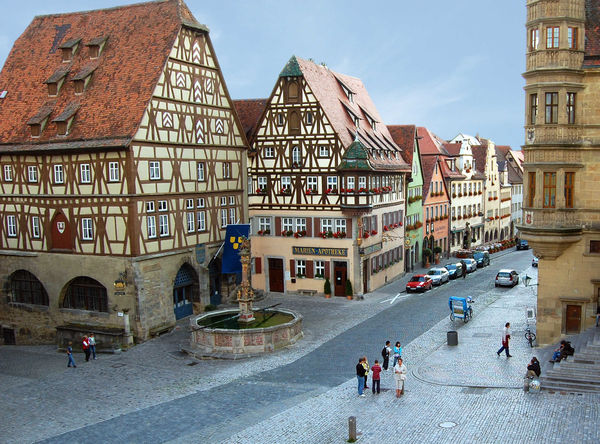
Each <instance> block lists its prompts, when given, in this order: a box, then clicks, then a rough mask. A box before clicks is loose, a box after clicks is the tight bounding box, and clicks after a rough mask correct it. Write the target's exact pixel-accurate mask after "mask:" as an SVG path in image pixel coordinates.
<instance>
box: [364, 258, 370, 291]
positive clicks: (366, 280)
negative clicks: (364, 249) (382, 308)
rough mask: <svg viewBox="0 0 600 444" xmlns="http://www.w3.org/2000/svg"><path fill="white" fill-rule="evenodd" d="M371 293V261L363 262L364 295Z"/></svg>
mask: <svg viewBox="0 0 600 444" xmlns="http://www.w3.org/2000/svg"><path fill="white" fill-rule="evenodd" d="M368 292H369V260H368V259H365V260H364V261H363V294H367V293H368Z"/></svg>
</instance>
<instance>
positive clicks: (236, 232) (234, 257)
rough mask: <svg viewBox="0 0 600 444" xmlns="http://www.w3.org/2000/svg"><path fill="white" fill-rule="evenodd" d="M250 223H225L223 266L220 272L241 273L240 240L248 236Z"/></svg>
mask: <svg viewBox="0 0 600 444" xmlns="http://www.w3.org/2000/svg"><path fill="white" fill-rule="evenodd" d="M249 233H250V225H248V224H235V225H227V231H226V232H225V243H224V245H223V266H222V267H221V273H241V272H242V263H241V262H240V247H241V244H242V241H243V240H244V239H245V238H248V235H249Z"/></svg>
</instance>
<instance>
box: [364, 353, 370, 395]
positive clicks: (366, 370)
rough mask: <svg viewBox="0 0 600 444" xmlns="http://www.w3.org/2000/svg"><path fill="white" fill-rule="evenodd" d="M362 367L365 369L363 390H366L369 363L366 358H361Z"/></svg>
mask: <svg viewBox="0 0 600 444" xmlns="http://www.w3.org/2000/svg"><path fill="white" fill-rule="evenodd" d="M363 367H364V368H365V388H366V389H368V388H369V386H368V385H367V378H368V377H369V361H368V360H367V357H366V356H363Z"/></svg>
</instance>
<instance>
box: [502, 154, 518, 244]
mask: <svg viewBox="0 0 600 444" xmlns="http://www.w3.org/2000/svg"><path fill="white" fill-rule="evenodd" d="M496 156H497V160H498V172H499V174H500V182H501V183H502V184H507V185H503V186H504V187H505V188H506V187H510V210H509V209H507V208H506V207H507V204H506V202H507V200H508V199H507V196H506V194H507V193H506V191H505V190H504V191H505V193H504V197H503V198H502V200H501V203H500V205H501V206H502V207H501V209H500V212H501V213H502V214H510V223H509V224H508V236H509V237H513V236H515V235H516V234H517V229H516V224H520V223H521V219H522V210H521V206H522V202H523V173H522V171H521V167H520V162H518V158H517V157H516V156H515V152H514V151H513V150H511V149H510V147H509V146H507V145H496ZM501 195H502V190H501ZM505 219H506V218H505ZM503 228H505V227H503Z"/></svg>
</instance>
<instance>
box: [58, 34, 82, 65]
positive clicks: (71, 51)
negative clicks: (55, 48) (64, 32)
mask: <svg viewBox="0 0 600 444" xmlns="http://www.w3.org/2000/svg"><path fill="white" fill-rule="evenodd" d="M80 42H81V39H80V38H77V39H71V40H69V41H67V42H65V43H63V44H62V45H60V47H59V48H60V50H61V51H62V61H63V62H70V61H71V60H73V56H74V55H75V53H76V52H77V49H78V48H79V43H80Z"/></svg>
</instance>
